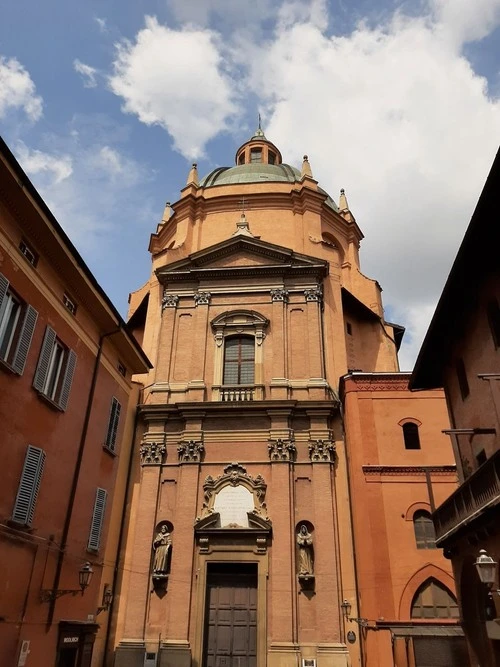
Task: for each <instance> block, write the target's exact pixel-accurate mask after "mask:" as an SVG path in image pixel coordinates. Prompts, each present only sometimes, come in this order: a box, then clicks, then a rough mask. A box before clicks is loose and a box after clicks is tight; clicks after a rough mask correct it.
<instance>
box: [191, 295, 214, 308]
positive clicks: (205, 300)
mask: <svg viewBox="0 0 500 667" xmlns="http://www.w3.org/2000/svg"><path fill="white" fill-rule="evenodd" d="M211 298H212V295H211V294H210V292H196V294H195V295H194V303H195V305H196V306H208V305H210V299H211Z"/></svg>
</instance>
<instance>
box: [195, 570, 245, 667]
mask: <svg viewBox="0 0 500 667" xmlns="http://www.w3.org/2000/svg"><path fill="white" fill-rule="evenodd" d="M206 601H207V602H206V611H205V630H204V637H205V641H204V651H203V667H256V665H257V564H256V563H255V564H254V563H242V564H238V563H209V564H208V573H207V596H206Z"/></svg>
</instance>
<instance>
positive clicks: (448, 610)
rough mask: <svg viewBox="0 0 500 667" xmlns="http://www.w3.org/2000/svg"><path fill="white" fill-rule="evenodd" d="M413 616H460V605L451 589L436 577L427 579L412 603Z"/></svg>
mask: <svg viewBox="0 0 500 667" xmlns="http://www.w3.org/2000/svg"><path fill="white" fill-rule="evenodd" d="M411 617H412V618H458V617H459V613H458V605H457V601H456V599H455V598H454V597H453V595H452V594H451V593H450V591H449V590H448V589H447V588H446V586H443V584H441V583H440V582H439V581H437V580H436V579H432V578H431V579H427V581H424V583H423V584H422V585H421V586H420V588H419V589H418V590H417V592H416V593H415V596H414V598H413V601H412V603H411Z"/></svg>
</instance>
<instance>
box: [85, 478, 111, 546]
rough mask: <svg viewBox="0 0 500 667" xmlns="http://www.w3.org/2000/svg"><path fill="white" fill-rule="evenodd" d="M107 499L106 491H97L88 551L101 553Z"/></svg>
mask: <svg viewBox="0 0 500 667" xmlns="http://www.w3.org/2000/svg"><path fill="white" fill-rule="evenodd" d="M107 497H108V492H107V491H106V490H105V489H100V488H97V489H96V493H95V501H94V511H93V512H92V522H91V524H90V533H89V541H88V544H87V549H88V551H99V545H100V543H101V533H102V526H103V523H104V513H105V511H106V499H107Z"/></svg>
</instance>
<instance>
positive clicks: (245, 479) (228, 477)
mask: <svg viewBox="0 0 500 667" xmlns="http://www.w3.org/2000/svg"><path fill="white" fill-rule="evenodd" d="M240 484H241V485H242V486H245V487H246V488H247V489H248V490H249V491H250V492H251V493H252V494H253V496H254V509H253V510H252V512H249V514H254V515H256V517H261V518H262V519H263V520H265V521H268V516H267V507H266V503H265V502H264V499H265V496H266V489H267V484H266V483H265V481H264V478H263V477H262V475H257V477H252V475H249V474H248V473H247V471H246V468H244V467H243V466H242V465H240V464H239V463H230V464H229V465H228V466H226V467H225V468H224V472H223V473H222V475H219V476H218V477H216V478H215V479H214V478H213V477H212V476H211V475H208V476H207V477H206V478H205V483H204V484H203V506H202V508H201V515H200V516H199V517H197V519H196V523H198V522H200V521H202V520H203V519H204V518H205V517H207V516H210V515H213V514H214V513H215V510H214V501H215V497H216V495H217V493H218V492H219V491H220V490H221V489H222V488H223V487H224V486H228V485H230V486H239V485H240ZM204 523H205V522H204Z"/></svg>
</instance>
